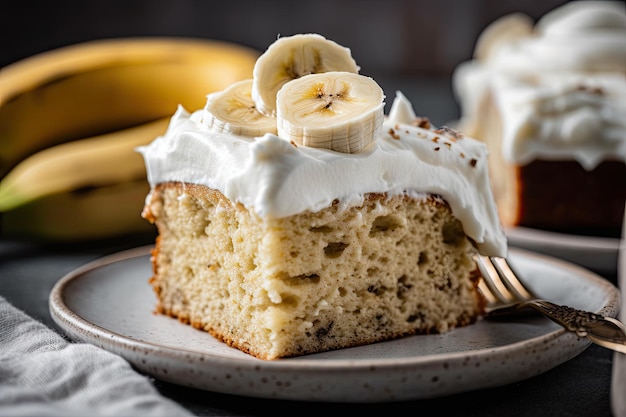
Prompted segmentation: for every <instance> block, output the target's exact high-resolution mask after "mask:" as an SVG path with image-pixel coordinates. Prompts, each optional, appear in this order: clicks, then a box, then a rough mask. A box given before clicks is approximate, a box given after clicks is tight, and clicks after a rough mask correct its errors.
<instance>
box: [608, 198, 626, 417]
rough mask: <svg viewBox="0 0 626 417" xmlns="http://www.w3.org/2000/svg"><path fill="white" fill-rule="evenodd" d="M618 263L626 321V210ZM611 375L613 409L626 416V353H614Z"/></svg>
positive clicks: (622, 318)
mask: <svg viewBox="0 0 626 417" xmlns="http://www.w3.org/2000/svg"><path fill="white" fill-rule="evenodd" d="M624 216H625V217H624V225H623V230H622V239H621V240H620V247H619V256H618V264H617V285H618V286H619V288H620V294H621V302H622V303H621V307H620V312H619V314H618V316H617V318H618V319H619V320H620V321H621V322H622V323H626V210H625V213H624ZM611 375H612V377H611V409H612V411H613V415H614V416H615V417H626V354H624V353H619V352H615V353H614V354H613V369H612V374H611Z"/></svg>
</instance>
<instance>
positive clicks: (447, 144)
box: [444, 142, 452, 149]
mask: <svg viewBox="0 0 626 417" xmlns="http://www.w3.org/2000/svg"><path fill="white" fill-rule="evenodd" d="M444 145H445V146H446V147H447V148H448V149H450V148H451V147H452V144H451V143H450V142H445V143H444Z"/></svg>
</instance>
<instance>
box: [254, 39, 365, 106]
mask: <svg viewBox="0 0 626 417" xmlns="http://www.w3.org/2000/svg"><path fill="white" fill-rule="evenodd" d="M328 71H347V72H353V73H358V72H359V67H358V66H357V64H356V61H355V60H354V59H353V58H352V54H351V52H350V49H348V48H346V47H343V46H341V45H339V44H337V43H335V42H333V41H331V40H328V39H326V38H324V37H323V36H321V35H318V34H298V35H293V36H288V37H284V38H279V39H278V40H276V42H274V43H273V44H271V45H270V46H269V48H267V50H266V51H265V52H264V53H263V54H262V55H261V56H260V57H259V58H258V59H257V61H256V64H255V65H254V70H253V78H254V83H253V85H252V99H253V101H254V103H255V104H256V107H257V109H258V110H259V111H260V112H261V113H264V114H266V115H268V116H275V115H276V94H277V93H278V90H280V89H281V87H282V86H283V85H285V84H286V83H287V82H289V81H291V80H295V79H297V78H300V77H302V76H304V75H309V74H319V73H323V72H328Z"/></svg>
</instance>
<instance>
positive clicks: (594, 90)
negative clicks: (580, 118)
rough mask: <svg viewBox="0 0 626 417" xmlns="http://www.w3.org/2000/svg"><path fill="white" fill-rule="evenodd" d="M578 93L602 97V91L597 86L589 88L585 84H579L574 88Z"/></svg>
mask: <svg viewBox="0 0 626 417" xmlns="http://www.w3.org/2000/svg"><path fill="white" fill-rule="evenodd" d="M576 89H577V90H578V91H582V92H585V93H590V94H596V95H599V96H601V95H604V90H603V89H602V87H599V86H591V85H586V84H581V85H579V86H578V87H577V88H576Z"/></svg>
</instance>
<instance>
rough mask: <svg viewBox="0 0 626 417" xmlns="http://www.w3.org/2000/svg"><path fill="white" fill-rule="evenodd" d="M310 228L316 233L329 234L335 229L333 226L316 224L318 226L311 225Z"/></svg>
mask: <svg viewBox="0 0 626 417" xmlns="http://www.w3.org/2000/svg"><path fill="white" fill-rule="evenodd" d="M309 230H310V231H311V232H314V233H323V234H328V233H331V232H332V231H333V228H332V227H329V226H316V227H310V228H309Z"/></svg>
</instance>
